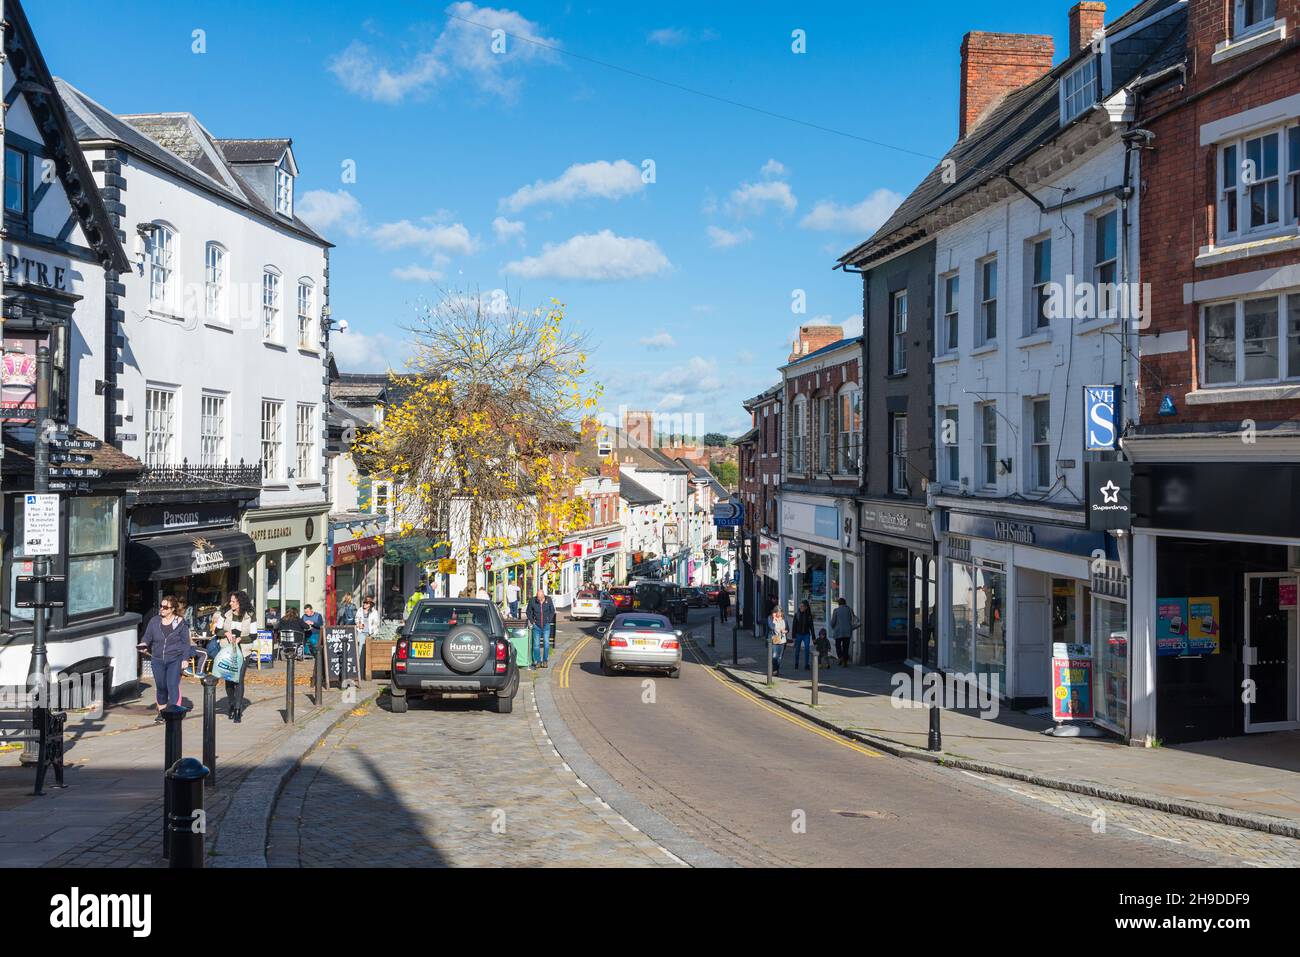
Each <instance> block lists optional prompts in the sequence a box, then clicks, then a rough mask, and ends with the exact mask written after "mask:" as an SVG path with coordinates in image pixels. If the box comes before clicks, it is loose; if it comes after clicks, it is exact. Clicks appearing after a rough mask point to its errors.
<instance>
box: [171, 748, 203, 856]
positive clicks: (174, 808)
mask: <svg viewBox="0 0 1300 957" xmlns="http://www.w3.org/2000/svg"><path fill="white" fill-rule="evenodd" d="M207 776H208V769H207V768H205V767H204V766H203V765H202V764H201V763H199V762H198V761H196V760H195V759H194V758H182V759H181V760H179V761H177V762H176V763H175V764H173V765H172V766H171V767H170V768H168V769H167V781H166V788H167V795H168V803H169V804H170V805H171V810H170V811H169V812H168V814H167V831H166V833H167V835H168V840H167V842H166V843H167V844H168V851H167V862H168V867H202V866H203V836H204V832H205V831H206V827H205V824H206V819H205V818H204V815H203V780H204V778H206V777H207Z"/></svg>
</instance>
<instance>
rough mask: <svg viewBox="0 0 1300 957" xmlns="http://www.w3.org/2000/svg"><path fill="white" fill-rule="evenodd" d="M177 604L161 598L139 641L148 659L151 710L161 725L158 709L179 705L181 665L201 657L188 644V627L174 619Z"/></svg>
mask: <svg viewBox="0 0 1300 957" xmlns="http://www.w3.org/2000/svg"><path fill="white" fill-rule="evenodd" d="M179 604H180V603H179V602H178V601H177V600H176V599H175V598H174V597H173V596H171V595H164V596H163V597H162V600H161V601H160V602H159V603H158V614H157V615H156V616H154V618H153V619H152V620H151V621H150V622H149V624H148V625H147V626H146V627H145V630H144V636H143V637H142V638H141V639H140V643H141V645H143V646H144V650H145V653H146V654H147V655H149V657H150V658H151V659H152V662H153V664H152V667H153V685H154V697H155V699H156V700H157V704H156V705H155V706H154V707H155V709H156V710H157V711H158V712H159V715H158V718H157V720H158V721H162V714H161V712H162V709H163V708H165V707H167V706H168V705H179V704H180V703H181V665H182V664H184V663H185V662H186V661H188V660H189V659H190V658H193V657H194V656H195V655H201V654H203V652H202V651H200V650H199V649H198V648H195V647H194V646H193V645H192V644H190V626H189V625H187V624H186V623H185V620H184V619H183V618H181V617H179V616H178V615H177V613H176V612H177V610H178V606H179Z"/></svg>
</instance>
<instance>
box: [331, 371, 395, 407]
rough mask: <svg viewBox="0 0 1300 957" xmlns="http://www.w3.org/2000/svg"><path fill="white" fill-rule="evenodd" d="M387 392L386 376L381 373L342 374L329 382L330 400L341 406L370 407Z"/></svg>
mask: <svg viewBox="0 0 1300 957" xmlns="http://www.w3.org/2000/svg"><path fill="white" fill-rule="evenodd" d="M387 391H388V376H387V375H385V374H382V373H373V374H372V373H358V372H343V373H340V374H339V377H338V378H337V379H335V380H333V381H331V382H330V399H332V400H333V401H334V402H338V403H340V404H342V405H352V404H356V405H372V404H374V403H376V402H381V401H383V399H384V397H385V394H386V393H387Z"/></svg>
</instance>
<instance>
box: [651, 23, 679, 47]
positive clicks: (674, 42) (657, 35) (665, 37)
mask: <svg viewBox="0 0 1300 957" xmlns="http://www.w3.org/2000/svg"><path fill="white" fill-rule="evenodd" d="M688 39H690V37H689V35H688V34H687V32H686V31H685V30H683V29H681V28H680V27H663V28H661V29H659V30H651V31H650V35H649V36H647V37H646V42H647V43H653V44H654V45H655V46H661V47H679V46H682V45H683V44H684V43H686V41H687V40H688Z"/></svg>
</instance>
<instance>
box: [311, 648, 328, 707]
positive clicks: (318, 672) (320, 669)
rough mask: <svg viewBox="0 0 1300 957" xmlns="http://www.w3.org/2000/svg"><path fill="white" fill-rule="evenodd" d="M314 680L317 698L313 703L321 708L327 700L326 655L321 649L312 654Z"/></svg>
mask: <svg viewBox="0 0 1300 957" xmlns="http://www.w3.org/2000/svg"><path fill="white" fill-rule="evenodd" d="M312 681H313V682H315V685H316V691H315V699H316V700H315V701H313V702H312V703H313V704H314V705H315V706H316V707H318V708H319V707H320V706H321V702H322V701H324V700H325V656H324V655H323V654H321V653H320V651H319V650H317V652H316V654H315V655H313V656H312Z"/></svg>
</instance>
